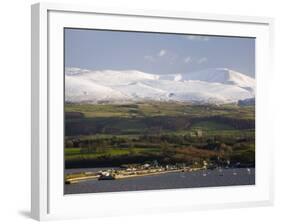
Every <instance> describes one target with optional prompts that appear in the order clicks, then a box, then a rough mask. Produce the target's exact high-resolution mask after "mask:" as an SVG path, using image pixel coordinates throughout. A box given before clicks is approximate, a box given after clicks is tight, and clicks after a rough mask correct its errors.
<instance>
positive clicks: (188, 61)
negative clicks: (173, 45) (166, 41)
mask: <svg viewBox="0 0 281 224" xmlns="http://www.w3.org/2000/svg"><path fill="white" fill-rule="evenodd" d="M183 62H184V63H185V64H188V63H190V62H191V57H186V58H184V59H183Z"/></svg>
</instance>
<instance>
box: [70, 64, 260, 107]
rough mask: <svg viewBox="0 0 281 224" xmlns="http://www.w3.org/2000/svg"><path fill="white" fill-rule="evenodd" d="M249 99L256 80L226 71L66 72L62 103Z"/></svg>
mask: <svg viewBox="0 0 281 224" xmlns="http://www.w3.org/2000/svg"><path fill="white" fill-rule="evenodd" d="M252 98H255V79H253V78H251V77H249V76H247V75H245V74H242V73H239V72H237V71H233V70H230V69H227V68H212V69H206V70H202V71H197V72H192V73H186V74H163V75H162V74H161V75H159V74H150V73H144V72H141V71H137V70H124V71H116V70H98V71H95V70H87V69H80V68H65V100H66V102H70V103H93V104H95V103H106V102H108V103H126V102H141V101H178V102H189V103H200V104H202V103H203V104H205V103H206V104H210V103H215V104H225V103H237V102H238V101H239V100H246V99H252Z"/></svg>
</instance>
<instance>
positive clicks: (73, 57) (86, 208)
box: [31, 3, 273, 220]
mask: <svg viewBox="0 0 281 224" xmlns="http://www.w3.org/2000/svg"><path fill="white" fill-rule="evenodd" d="M272 24H273V21H272V19H270V18H256V17H244V16H226V15H212V14H200V13H186V12H163V11H159V12H158V11H143V10H131V11H128V10H120V9H118V10H110V9H96V8H91V7H83V6H73V5H57V4H47V3H44V4H41V3H40V4H35V5H33V6H32V208H31V210H32V216H33V217H34V218H36V219H39V220H45V219H54V218H75V217H89V216H91V217H99V216H112V215H126V214H128V213H129V214H138V213H154V212H166V211H185V210H188V209H204V208H220V207H234V206H235V207H245V206H254V205H255V206H256V205H268V204H271V203H272V200H273V191H272V181H273V170H272V153H273V152H272V147H271V135H270V130H269V129H270V126H269V123H270V122H271V120H270V119H271V118H270V110H271V105H270V101H268V94H269V91H270V85H271V78H272V77H273V74H272V70H271V67H272V66H271V60H272V56H271V49H272V44H273V43H272V26H273V25H272Z"/></svg>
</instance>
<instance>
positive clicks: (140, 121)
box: [65, 102, 255, 168]
mask: <svg viewBox="0 0 281 224" xmlns="http://www.w3.org/2000/svg"><path fill="white" fill-rule="evenodd" d="M153 160H157V161H158V162H160V163H162V164H171V163H173V164H175V163H182V162H184V163H186V164H193V163H195V162H196V163H201V162H202V161H203V160H207V161H210V162H212V163H214V164H217V163H220V164H223V163H226V161H230V162H231V163H232V164H235V163H240V164H242V165H243V164H244V165H245V166H246V165H247V166H254V165H255V107H254V106H242V107H241V106H237V105H234V104H233V105H231V104H229V105H191V104H185V103H176V102H145V103H137V104H122V105H115V104H105V105H103V104H65V164H66V168H71V167H98V166H115V165H122V164H128V163H141V162H149V161H153Z"/></svg>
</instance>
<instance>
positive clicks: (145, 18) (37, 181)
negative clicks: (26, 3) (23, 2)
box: [31, 3, 273, 220]
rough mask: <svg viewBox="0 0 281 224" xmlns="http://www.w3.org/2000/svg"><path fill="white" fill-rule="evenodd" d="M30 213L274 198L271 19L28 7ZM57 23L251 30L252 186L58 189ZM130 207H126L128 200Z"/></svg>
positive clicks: (75, 214) (119, 211)
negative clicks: (118, 190) (68, 192)
mask: <svg viewBox="0 0 281 224" xmlns="http://www.w3.org/2000/svg"><path fill="white" fill-rule="evenodd" d="M31 11H32V40H31V42H32V151H31V154H32V169H31V177H32V183H31V195H32V197H31V214H32V217H33V218H34V219H37V220H50V219H61V218H81V217H100V216H115V215H126V214H128V213H130V214H142V213H154V212H162V213H163V212H175V211H186V210H190V209H209V208H225V207H248V206H261V205H271V204H272V203H273V151H272V149H273V147H272V143H271V141H270V138H271V135H270V131H266V130H268V129H270V125H269V123H270V122H271V116H270V113H271V112H270V110H271V109H272V105H271V104H270V101H269V100H268V95H269V92H270V91H271V85H272V83H271V80H272V77H273V71H272V63H271V61H272V48H273V34H272V33H273V19H271V18H262V17H247V16H231V15H215V14H203V13H190V12H166V11H148V10H129V11H128V10H123V9H107V8H106V9H99V8H96V7H93V6H79V5H64V4H50V3H38V4H35V5H32V10H31ZM63 27H80V28H102V29H111V30H137V31H162V32H168V31H169V32H175V33H177V32H181V33H185V32H189V33H194V34H206V35H226V36H227V35H231V36H251V37H255V38H256V40H257V42H256V80H257V90H256V95H257V97H256V164H257V165H256V184H255V185H254V186H230V187H213V188H200V189H197V188H196V189H180V190H164V191H163V190H162V191H140V192H122V193H99V194H82V195H70V196H68V195H64V194H63V162H64V161H63V159H62V158H63V144H62V142H63V138H61V136H62V134H63V125H62V124H63V110H62V105H63V101H62V93H63V88H64V87H63V38H62V33H63ZM126 205H130V206H126Z"/></svg>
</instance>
